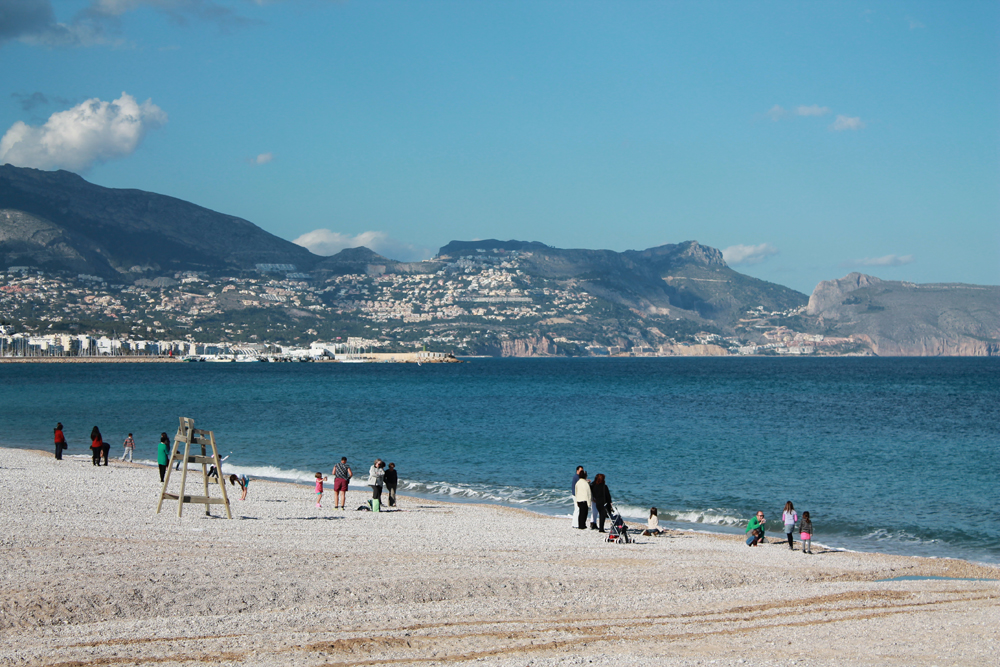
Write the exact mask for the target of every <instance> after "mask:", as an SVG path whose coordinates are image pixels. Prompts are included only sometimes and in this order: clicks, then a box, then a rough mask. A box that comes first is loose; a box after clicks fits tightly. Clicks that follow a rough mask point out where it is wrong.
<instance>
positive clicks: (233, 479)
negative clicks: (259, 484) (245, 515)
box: [229, 475, 250, 500]
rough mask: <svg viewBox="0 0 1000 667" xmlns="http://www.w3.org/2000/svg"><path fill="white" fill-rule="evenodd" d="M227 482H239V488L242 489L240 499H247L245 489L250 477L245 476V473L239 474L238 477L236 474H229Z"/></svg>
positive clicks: (247, 487)
mask: <svg viewBox="0 0 1000 667" xmlns="http://www.w3.org/2000/svg"><path fill="white" fill-rule="evenodd" d="M229 483H230V484H233V485H236V484H239V485H240V489H242V490H243V493H241V494H240V500H246V499H247V489H249V488H250V478H249V477H247V476H246V475H240V476H239V477H237V476H236V475H230V476H229Z"/></svg>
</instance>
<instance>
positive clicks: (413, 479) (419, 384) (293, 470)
mask: <svg viewBox="0 0 1000 667" xmlns="http://www.w3.org/2000/svg"><path fill="white" fill-rule="evenodd" d="M181 416H185V417H192V418H193V419H194V420H195V425H196V427H197V428H204V429H209V430H212V431H214V433H215V437H216V440H217V442H218V443H219V449H220V454H221V455H223V456H226V455H228V456H229V459H228V460H227V461H226V462H225V464H224V472H225V473H226V474H229V473H236V474H247V475H249V476H251V477H253V478H266V479H273V480H284V481H290V482H297V483H301V484H304V485H305V484H311V483H312V480H313V477H314V475H315V473H316V472H322V473H324V474H327V475H329V474H330V473H331V471H332V468H333V466H334V464H335V463H336V462H337V461H339V460H340V457H341V456H346V457H348V462H349V463H350V464H351V466H352V468H353V471H354V473H355V476H356V479H357V480H358V482H356V483H355V484H354V485H353V487H352V488H359V487H361V485H363V483H364V481H365V480H364V478H365V477H366V476H367V471H368V468H369V466H370V465H371V463H372V462H373V461H374V459H375V458H376V457H378V458H381V459H383V460H385V461H387V462H390V461H391V462H393V463H395V464H396V468H397V470H398V471H399V477H400V493H403V494H407V495H412V496H417V497H432V498H437V499H445V500H451V501H455V502H474V503H493V504H499V505H507V506H511V507H518V508H522V509H526V510H530V511H534V512H538V513H542V514H549V515H563V516H566V517H568V516H569V514H570V512H571V511H572V500H571V494H570V487H571V482H572V477H573V474H574V471H575V468H576V466H577V465H582V466H584V467H585V468H586V470H587V472H588V473H589V474H590V476H591V479H593V475H595V474H597V473H603V474H604V475H605V476H606V478H607V482H608V486H609V488H610V490H611V493H612V496H613V499H614V503H615V505H616V507H617V508H618V510H619V511H620V512H621V513H622V514H623V515H625V516H626V518H630V519H635V520H645V519H646V517H647V516H648V512H649V508H650V507H653V506H655V507H657V508H658V510H659V516H660V520H661V524H667V525H668V526H671V527H675V528H682V529H690V530H703V531H715V532H730V533H742V532H743V530H744V527H745V526H746V522H747V519H748V518H749V517H750V516H751V515H753V513H754V512H756V511H757V510H763V511H764V513H765V515H766V517H767V519H768V524H767V526H768V534H769V536H770V537H772V538H774V539H779V540H780V539H783V538H784V534H783V528H782V526H781V511H782V508H783V507H784V505H785V502H786V501H789V500H790V501H792V502H793V503H794V505H795V509H796V510H797V511H798V512H799V514H800V515H801V513H802V512H803V511H806V510H807V511H809V513H810V515H811V517H812V521H813V526H814V531H815V538H814V539H815V541H816V542H817V543H821V544H824V545H827V546H829V547H832V548H837V549H848V550H858V551H867V552H883V553H892V554H906V555H915V556H931V557H952V558H962V559H967V560H971V561H975V562H984V563H994V564H996V563H1000V519H998V517H1000V514H998V509H1000V508H998V506H1000V359H995V358H897V359H882V358H680V359H672V358H631V359H606V358H605V359H468V360H465V361H463V363H457V364H432V363H425V364H421V365H417V364H375V363H364V364H339V363H228V364H225V363H176V364H141V363H136V364H128V363H121V364H94V363H86V364H83V363H81V364H73V363H65V364H61V363H39V364H0V446H5V447H22V448H32V449H46V450H50V451H51V449H52V429H53V427H54V426H55V424H56V422H57V421H61V422H62V423H63V424H64V425H65V433H66V437H67V440H68V442H69V446H70V449H69V450H68V451H67V452H66V454H67V455H68V456H79V457H89V449H88V447H89V439H88V438H89V433H90V430H91V428H92V427H93V426H95V425H97V426H99V427H100V429H101V431H102V433H103V434H104V438H105V440H106V441H109V442H110V443H111V444H112V455H120V454H121V452H122V447H121V443H122V441H123V440H124V438H125V436H126V435H127V434H128V433H130V432H131V433H133V434H134V438H135V441H136V443H137V447H136V456H137V458H138V459H139V460H141V461H143V462H145V463H147V464H149V465H153V464H154V463H155V454H156V443H157V441H158V439H159V435H160V433H161V432H167V433H168V434H170V435H171V436H173V434H174V433H175V432H176V430H177V426H178V417H181ZM2 474H3V473H2V470H0V483H2ZM94 474H95V476H96V477H97V479H99V475H100V474H101V473H98V472H95V473H94ZM150 479H151V484H156V483H157V482H155V480H156V479H157V476H156V473H155V471H152V470H151V472H150ZM569 523H570V521H569V519H568V518H567V521H566V527H567V530H569V529H570V528H569Z"/></svg>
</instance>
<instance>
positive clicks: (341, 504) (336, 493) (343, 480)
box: [333, 456, 354, 509]
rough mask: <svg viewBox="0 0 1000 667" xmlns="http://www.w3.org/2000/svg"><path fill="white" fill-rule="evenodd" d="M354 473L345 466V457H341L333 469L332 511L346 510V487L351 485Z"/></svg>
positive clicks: (349, 467)
mask: <svg viewBox="0 0 1000 667" xmlns="http://www.w3.org/2000/svg"><path fill="white" fill-rule="evenodd" d="M352 477H354V471H352V470H351V466H349V465H347V457H346V456H341V457H340V463H338V464H337V465H336V466H334V468H333V509H347V508H346V507H345V504H346V503H347V485H348V484H350V483H351V478H352Z"/></svg>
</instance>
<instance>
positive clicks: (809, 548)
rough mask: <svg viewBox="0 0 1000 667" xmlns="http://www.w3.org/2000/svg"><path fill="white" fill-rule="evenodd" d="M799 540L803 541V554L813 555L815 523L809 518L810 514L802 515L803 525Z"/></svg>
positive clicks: (804, 513) (800, 527) (800, 526)
mask: <svg viewBox="0 0 1000 667" xmlns="http://www.w3.org/2000/svg"><path fill="white" fill-rule="evenodd" d="M799 530H800V531H802V532H800V533H799V538H800V539H801V540H802V553H804V554H811V553H812V552H813V522H812V519H810V518H809V512H803V513H802V523H801V525H799Z"/></svg>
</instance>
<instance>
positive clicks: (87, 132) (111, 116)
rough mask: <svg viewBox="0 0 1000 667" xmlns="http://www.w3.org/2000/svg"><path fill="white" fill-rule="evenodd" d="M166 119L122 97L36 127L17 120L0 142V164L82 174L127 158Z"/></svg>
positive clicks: (82, 107)
mask: <svg viewBox="0 0 1000 667" xmlns="http://www.w3.org/2000/svg"><path fill="white" fill-rule="evenodd" d="M166 122H167V114H166V113H165V112H164V111H163V110H162V109H160V107H158V106H156V105H155V104H153V103H152V102H151V101H150V100H146V101H145V102H143V103H142V104H138V103H137V102H136V101H135V98H134V97H132V96H131V95H129V94H128V93H122V96H121V97H119V98H118V99H117V100H115V101H113V102H102V101H101V100H99V99H97V98H94V99H92V100H87V101H86V102H82V103H81V104H78V105H76V106H75V107H73V108H72V109H67V110H66V111H59V112H57V113H54V114H52V115H51V116H49V119H48V121H46V123H45V124H44V125H42V126H40V127H32V126H30V125H28V124H26V123H23V122H21V121H18V122H16V123H14V124H13V125H12V126H11V128H10V129H9V130H7V133H6V134H4V135H3V139H0V164H13V165H16V166H18V167H36V168H38V169H69V170H72V171H86V170H87V169H89V168H90V167H91V166H93V165H94V163H97V162H107V161H108V160H113V159H115V158H119V157H125V156H126V155H131V154H132V153H133V152H135V150H136V149H137V148H138V147H139V144H140V143H142V140H143V138H144V137H145V136H146V133H147V132H148V131H149V130H155V129H156V128H158V127H160V126H162V125H163V124H164V123H166Z"/></svg>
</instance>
